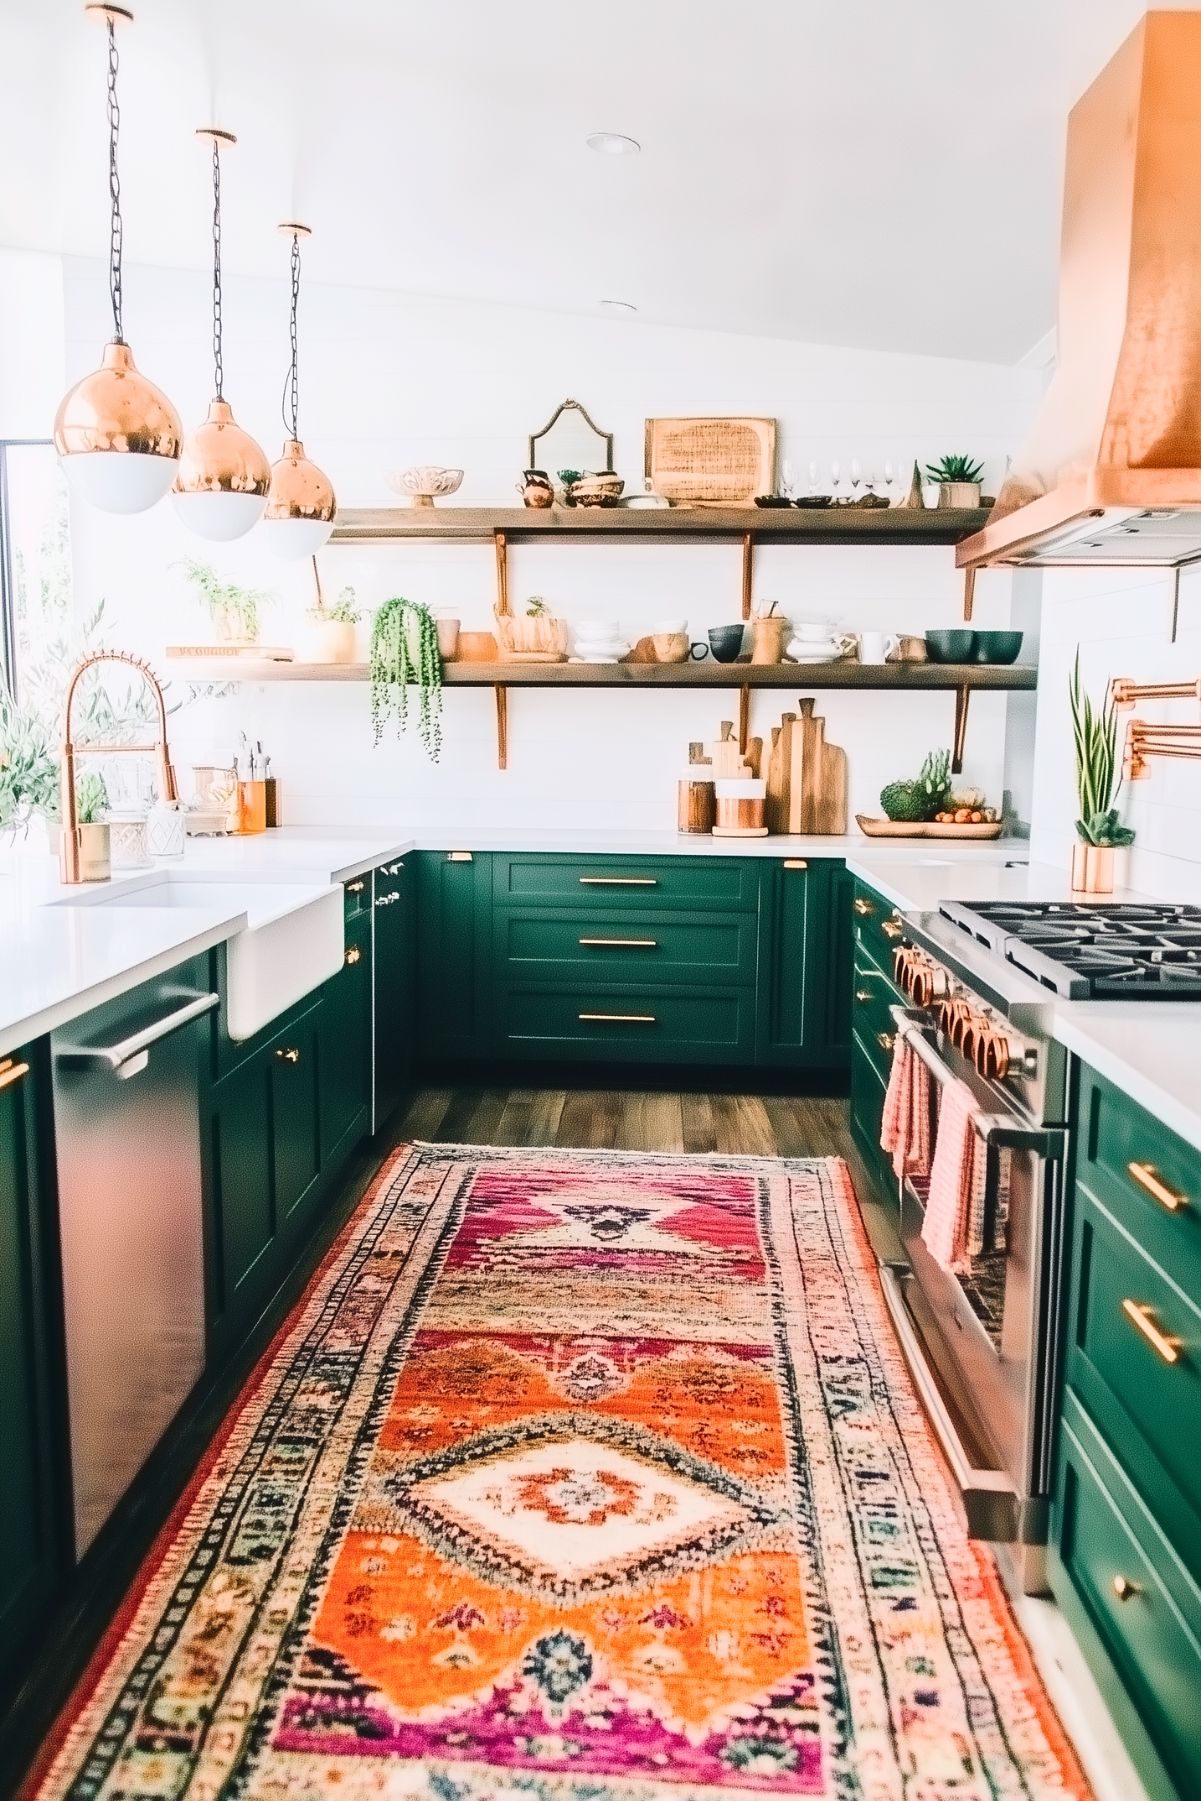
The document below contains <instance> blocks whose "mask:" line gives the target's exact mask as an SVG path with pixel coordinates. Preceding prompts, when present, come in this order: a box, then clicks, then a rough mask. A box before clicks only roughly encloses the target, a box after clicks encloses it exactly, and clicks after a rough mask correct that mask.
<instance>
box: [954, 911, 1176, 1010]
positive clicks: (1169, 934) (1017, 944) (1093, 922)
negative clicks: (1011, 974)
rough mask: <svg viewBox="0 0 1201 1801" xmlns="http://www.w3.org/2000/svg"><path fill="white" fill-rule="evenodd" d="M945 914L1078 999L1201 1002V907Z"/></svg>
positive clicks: (1041, 979) (1038, 978) (1046, 982)
mask: <svg viewBox="0 0 1201 1801" xmlns="http://www.w3.org/2000/svg"><path fill="white" fill-rule="evenodd" d="M942 911H943V914H944V915H945V917H946V918H948V919H950V920H951V921H952V922H953V923H954V924H955V925H957V926H959V927H961V928H962V929H963V930H964V931H968V932H970V933H971V934H972V936H973V937H974V938H976V939H977V940H978V941H979V942H980V943H981V944H984V945H987V947H988V948H989V949H990V950H993V951H995V952H997V953H998V954H999V955H1001V956H1003V957H1004V958H1005V959H1006V960H1007V961H1008V962H1010V963H1013V964H1015V965H1016V966H1017V967H1018V968H1019V969H1022V970H1024V971H1025V972H1026V974H1027V975H1030V976H1033V977H1034V979H1035V981H1037V982H1040V983H1041V984H1042V985H1043V987H1045V988H1049V989H1052V990H1053V991H1054V992H1055V993H1057V994H1062V995H1066V996H1067V997H1068V998H1069V999H1072V1000H1089V999H1093V1000H1097V999H1106V998H1118V999H1123V1000H1141V999H1146V1000H1169V999H1172V1000H1176V999H1179V1000H1201V907H1193V906H1188V905H1185V904H1183V903H1181V904H1179V905H1177V904H1174V903H1166V902H1165V903H1159V902H1133V903H1130V904H1126V903H1111V902H1099V903H1096V904H1093V903H1089V902H1083V901H1030V902H1025V901H993V902H984V903H982V904H981V905H980V906H976V907H970V906H965V905H963V904H961V903H956V902H948V903H946V904H945V905H944V906H943V908H942Z"/></svg>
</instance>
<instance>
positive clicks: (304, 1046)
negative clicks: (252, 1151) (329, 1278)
mask: <svg viewBox="0 0 1201 1801" xmlns="http://www.w3.org/2000/svg"><path fill="white" fill-rule="evenodd" d="M337 979H338V978H337V977H335V978H334V980H335V981H337ZM327 1006H328V995H323V997H322V1000H321V1001H320V1003H319V1004H318V1005H317V1006H316V1007H311V1008H309V1009H308V1011H307V1012H305V1013H303V1014H302V1015H301V1017H300V1018H299V1019H298V1020H297V1022H296V1024H295V1025H294V1026H293V1027H291V1029H290V1030H289V1031H288V1032H287V1034H286V1037H285V1040H284V1041H283V1042H282V1043H278V1044H276V1045H275V1046H274V1047H273V1048H272V1052H271V1056H270V1058H269V1060H268V1072H269V1081H270V1099H271V1185H272V1190H273V1192H274V1196H275V1219H276V1226H277V1229H278V1230H279V1231H280V1232H288V1231H292V1230H294V1229H295V1226H296V1222H297V1221H298V1220H299V1219H300V1217H301V1216H302V1215H303V1213H304V1211H305V1208H306V1203H308V1202H309V1201H311V1200H312V1199H313V1197H314V1195H315V1193H316V1188H317V1182H318V1179H319V1178H320V1175H321V1168H322V1151H323V1146H322V1141H321V1132H320V1123H319V1122H320V1097H321V1094H322V1092H323V1090H324V1085H325V1081H326V1071H325V1069H324V1066H323V1058H322V1052H321V1049H320V1041H321V1033H322V1029H323V1026H324V1023H325V1018H326V1011H327Z"/></svg>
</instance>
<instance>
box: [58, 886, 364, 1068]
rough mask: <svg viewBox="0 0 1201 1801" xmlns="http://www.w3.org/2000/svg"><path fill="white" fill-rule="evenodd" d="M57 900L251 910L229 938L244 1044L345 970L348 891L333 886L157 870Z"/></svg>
mask: <svg viewBox="0 0 1201 1801" xmlns="http://www.w3.org/2000/svg"><path fill="white" fill-rule="evenodd" d="M50 904H51V906H56V907H113V908H120V909H121V910H122V911H124V910H125V909H126V908H129V907H136V908H150V909H155V910H159V909H162V908H170V909H172V910H176V909H178V910H180V911H184V912H197V911H208V912H211V911H212V909H213V908H214V907H227V908H228V909H229V911H230V912H231V913H232V912H234V911H237V912H239V913H245V915H246V925H245V926H244V927H243V929H242V930H241V931H240V932H236V933H235V934H234V936H233V937H232V938H230V939H228V940H227V943H226V971H227V994H226V1016H225V1026H226V1030H227V1031H228V1033H229V1035H230V1037H231V1038H233V1039H235V1040H237V1041H239V1042H240V1041H241V1040H242V1039H244V1038H252V1037H253V1036H254V1034H255V1033H256V1032H258V1031H261V1030H262V1028H263V1027H264V1026H265V1025H268V1024H269V1023H270V1022H271V1020H273V1019H276V1018H278V1016H279V1015H280V1014H281V1013H284V1012H286V1011H287V1009H288V1008H289V1007H291V1006H293V1005H295V1003H296V1002H297V1001H299V1000H303V998H304V996H305V995H306V994H311V993H312V991H313V989H314V988H319V987H320V986H321V984H322V983H323V982H327V981H328V980H329V978H330V977H331V976H335V975H337V973H338V971H339V969H341V967H342V957H343V953H344V950H345V933H344V929H343V901H342V890H341V888H340V887H336V888H331V887H330V886H329V884H328V883H320V884H319V883H315V882H264V881H255V880H253V879H245V880H239V881H236V882H229V881H220V880H217V881H207V880H206V879H205V877H204V876H203V875H199V874H188V875H183V874H182V873H180V874H179V875H175V874H172V873H171V872H169V871H166V870H156V871H155V872H154V873H153V874H150V875H147V876H144V877H141V876H140V877H137V878H130V880H129V882H128V885H126V884H125V883H121V884H120V885H119V886H115V887H112V888H109V887H108V886H107V885H106V884H102V883H96V884H94V885H89V886H86V887H81V888H77V889H73V890H72V892H71V893H70V894H67V895H64V896H62V898H61V899H59V900H55V901H52V902H51V903H50Z"/></svg>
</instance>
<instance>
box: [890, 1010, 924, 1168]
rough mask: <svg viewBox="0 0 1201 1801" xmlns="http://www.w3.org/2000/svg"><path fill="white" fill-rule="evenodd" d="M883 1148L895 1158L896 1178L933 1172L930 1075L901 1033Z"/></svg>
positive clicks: (894, 1053) (894, 1055)
mask: <svg viewBox="0 0 1201 1801" xmlns="http://www.w3.org/2000/svg"><path fill="white" fill-rule="evenodd" d="M880 1148H881V1150H884V1151H887V1152H888V1153H889V1155H890V1156H891V1158H892V1169H893V1174H894V1175H895V1176H897V1177H904V1176H925V1175H928V1174H929V1173H930V1076H929V1072H928V1071H927V1069H926V1066H925V1064H924V1063H923V1062H922V1061H921V1059H920V1058H919V1057H918V1056H917V1054H916V1053H915V1052H914V1051H913V1050H912V1049H911V1048H910V1046H909V1044H908V1043H907V1042H906V1040H905V1039H904V1038H903V1037H902V1035H901V1034H900V1032H898V1033H897V1037H896V1043H895V1044H894V1045H893V1047H892V1067H891V1069H890V1070H889V1072H888V1089H887V1092H886V1093H885V1096H884V1114H883V1117H882V1119H881V1122H880Z"/></svg>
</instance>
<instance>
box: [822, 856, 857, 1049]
mask: <svg viewBox="0 0 1201 1801" xmlns="http://www.w3.org/2000/svg"><path fill="white" fill-rule="evenodd" d="M828 880H829V888H828V891H827V896H826V918H827V921H828V925H827V929H826V935H825V944H824V948H825V949H826V950H827V951H828V954H829V972H830V979H829V1024H828V1027H827V1037H828V1040H829V1045H830V1055H831V1059H832V1060H833V1061H834V1062H845V1061H846V1060H847V1059H849V1057H850V1053H851V1030H852V1021H851V993H852V982H851V976H852V969H853V965H854V960H855V927H854V919H855V915H854V912H853V910H852V904H851V903H852V901H853V900H854V896H855V878H854V876H853V875H851V873H850V871H849V870H848V869H847V866H846V864H845V863H833V864H831V865H830V868H829V878H828Z"/></svg>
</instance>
